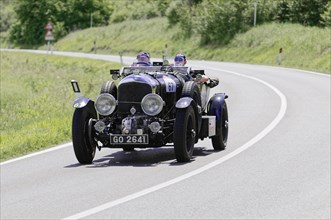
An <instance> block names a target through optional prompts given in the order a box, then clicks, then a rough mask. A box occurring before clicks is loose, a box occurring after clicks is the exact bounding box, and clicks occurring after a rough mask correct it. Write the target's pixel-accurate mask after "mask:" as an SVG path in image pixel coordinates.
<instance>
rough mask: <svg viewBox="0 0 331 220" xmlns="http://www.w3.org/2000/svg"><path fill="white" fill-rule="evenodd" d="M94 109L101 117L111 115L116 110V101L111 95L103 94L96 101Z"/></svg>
mask: <svg viewBox="0 0 331 220" xmlns="http://www.w3.org/2000/svg"><path fill="white" fill-rule="evenodd" d="M94 107H95V110H96V111H97V112H98V113H99V114H100V115H103V116H107V115H110V114H111V113H113V112H114V110H115V108H116V99H115V98H114V96H112V95H111V94H108V93H102V94H100V95H99V96H98V98H97V100H96V101H95V104H94Z"/></svg>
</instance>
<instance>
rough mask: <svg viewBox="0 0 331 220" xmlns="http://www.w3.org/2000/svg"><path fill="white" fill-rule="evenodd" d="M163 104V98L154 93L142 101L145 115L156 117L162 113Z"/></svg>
mask: <svg viewBox="0 0 331 220" xmlns="http://www.w3.org/2000/svg"><path fill="white" fill-rule="evenodd" d="M163 104H164V102H163V99H162V98H161V96H159V95H157V94H154V93H150V94H148V95H145V97H144V98H143V100H142V101H141V108H142V110H143V111H144V113H145V114H147V115H150V116H155V115H157V114H159V113H160V112H161V111H162V109H163Z"/></svg>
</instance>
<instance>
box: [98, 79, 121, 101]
mask: <svg viewBox="0 0 331 220" xmlns="http://www.w3.org/2000/svg"><path fill="white" fill-rule="evenodd" d="M102 93H108V94H111V95H112V96H114V97H115V99H116V98H117V87H116V85H115V83H114V82H113V81H106V82H105V83H104V84H102V86H101V89H100V94H102Z"/></svg>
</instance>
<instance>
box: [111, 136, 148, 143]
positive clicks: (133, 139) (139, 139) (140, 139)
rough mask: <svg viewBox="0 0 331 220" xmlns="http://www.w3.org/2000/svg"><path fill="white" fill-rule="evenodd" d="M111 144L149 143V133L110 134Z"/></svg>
mask: <svg viewBox="0 0 331 220" xmlns="http://www.w3.org/2000/svg"><path fill="white" fill-rule="evenodd" d="M110 144H148V135H146V134H143V135H135V134H130V135H121V134H118V135H117V134H112V135H110Z"/></svg>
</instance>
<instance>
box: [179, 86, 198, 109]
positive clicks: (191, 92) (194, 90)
mask: <svg viewBox="0 0 331 220" xmlns="http://www.w3.org/2000/svg"><path fill="white" fill-rule="evenodd" d="M181 97H190V98H192V99H193V100H194V101H195V102H196V103H197V104H198V105H199V106H201V94H200V90H199V86H198V85H197V84H196V82H194V81H188V82H186V83H185V84H184V87H183V90H182V94H181Z"/></svg>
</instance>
